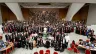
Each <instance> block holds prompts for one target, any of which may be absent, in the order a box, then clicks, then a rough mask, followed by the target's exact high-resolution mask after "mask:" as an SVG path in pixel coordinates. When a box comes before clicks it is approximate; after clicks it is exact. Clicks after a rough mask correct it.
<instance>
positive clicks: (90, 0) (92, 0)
mask: <svg viewBox="0 0 96 54" xmlns="http://www.w3.org/2000/svg"><path fill="white" fill-rule="evenodd" d="M0 2H1V3H2V2H44V3H46V2H61V3H96V0H0Z"/></svg>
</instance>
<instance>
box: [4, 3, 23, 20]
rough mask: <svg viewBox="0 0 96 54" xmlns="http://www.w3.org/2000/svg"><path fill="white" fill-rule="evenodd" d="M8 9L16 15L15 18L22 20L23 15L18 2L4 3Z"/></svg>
mask: <svg viewBox="0 0 96 54" xmlns="http://www.w3.org/2000/svg"><path fill="white" fill-rule="evenodd" d="M5 4H6V5H7V6H8V7H9V9H10V10H11V11H12V12H13V13H14V14H15V15H16V17H17V20H20V21H23V20H24V17H23V15H22V11H21V8H20V6H19V4H18V3H5Z"/></svg>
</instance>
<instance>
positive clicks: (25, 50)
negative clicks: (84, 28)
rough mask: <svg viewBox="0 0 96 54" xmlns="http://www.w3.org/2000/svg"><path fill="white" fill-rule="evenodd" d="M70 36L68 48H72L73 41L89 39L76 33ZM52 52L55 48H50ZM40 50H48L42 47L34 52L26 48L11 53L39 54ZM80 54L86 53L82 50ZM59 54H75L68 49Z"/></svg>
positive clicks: (16, 49) (34, 49)
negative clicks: (36, 53) (35, 53)
mask: <svg viewBox="0 0 96 54" xmlns="http://www.w3.org/2000/svg"><path fill="white" fill-rule="evenodd" d="M68 35H69V36H70V42H69V44H68V47H70V43H71V42H72V40H75V42H78V40H79V39H83V40H86V39H87V37H86V36H82V35H78V34H75V33H70V34H68ZM49 49H50V51H51V54H53V52H54V49H53V48H49ZM39 50H44V51H45V50H46V48H44V47H40V48H33V50H30V49H25V48H15V50H14V51H13V52H11V54H34V52H39ZM80 52H81V53H80V54H84V51H82V50H80ZM58 54H74V53H73V52H69V51H68V50H67V49H65V50H64V52H58Z"/></svg>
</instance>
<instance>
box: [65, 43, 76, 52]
mask: <svg viewBox="0 0 96 54" xmlns="http://www.w3.org/2000/svg"><path fill="white" fill-rule="evenodd" d="M74 47H75V45H74V44H72V45H71V48H67V50H69V51H72V50H73V49H74Z"/></svg>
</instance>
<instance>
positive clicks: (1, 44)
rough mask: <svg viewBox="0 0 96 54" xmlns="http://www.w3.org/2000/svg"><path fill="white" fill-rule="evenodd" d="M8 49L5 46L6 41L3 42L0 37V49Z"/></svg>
mask: <svg viewBox="0 0 96 54" xmlns="http://www.w3.org/2000/svg"><path fill="white" fill-rule="evenodd" d="M3 47H6V45H5V44H4V41H3V40H2V37H1V36H0V49H1V48H3Z"/></svg>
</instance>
